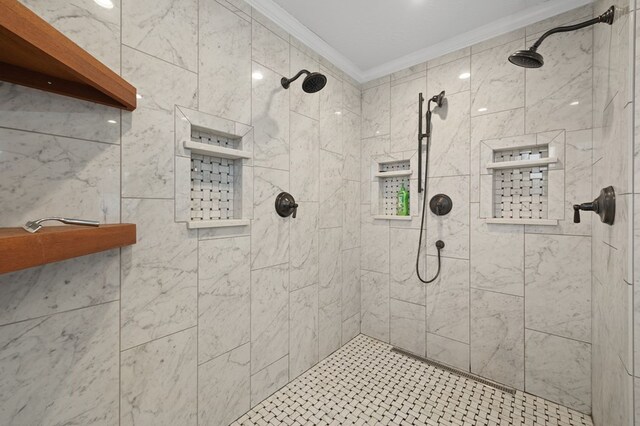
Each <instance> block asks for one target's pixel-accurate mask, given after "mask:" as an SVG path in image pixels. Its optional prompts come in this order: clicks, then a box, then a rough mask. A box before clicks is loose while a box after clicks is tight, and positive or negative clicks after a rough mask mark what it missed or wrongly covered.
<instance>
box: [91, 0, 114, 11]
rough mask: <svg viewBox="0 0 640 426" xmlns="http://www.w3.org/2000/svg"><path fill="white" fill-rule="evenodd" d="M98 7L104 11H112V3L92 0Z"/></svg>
mask: <svg viewBox="0 0 640 426" xmlns="http://www.w3.org/2000/svg"><path fill="white" fill-rule="evenodd" d="M93 1H94V2H96V4H97V5H98V6H100V7H104V8H105V9H113V2H112V1H111V0H93Z"/></svg>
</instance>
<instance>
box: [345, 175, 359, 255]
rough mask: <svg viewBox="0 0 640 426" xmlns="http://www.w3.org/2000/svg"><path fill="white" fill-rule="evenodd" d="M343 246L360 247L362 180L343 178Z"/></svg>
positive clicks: (346, 247) (347, 247)
mask: <svg viewBox="0 0 640 426" xmlns="http://www.w3.org/2000/svg"><path fill="white" fill-rule="evenodd" d="M342 190H343V194H344V205H343V215H342V242H343V243H342V248H343V249H349V248H355V247H360V182H357V181H351V180H343V181H342Z"/></svg>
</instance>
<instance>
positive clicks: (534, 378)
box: [525, 330, 591, 413]
mask: <svg viewBox="0 0 640 426" xmlns="http://www.w3.org/2000/svg"><path fill="white" fill-rule="evenodd" d="M525 334H526V353H525V372H526V378H525V380H526V388H525V390H526V391H527V392H528V393H532V394H534V395H538V396H541V397H543V398H545V399H548V400H551V401H554V402H557V403H559V404H562V405H564V406H567V407H569V408H573V409H574V410H578V411H582V412H583V413H590V412H591V345H590V344H588V343H583V342H577V341H575V340H571V339H564V338H562V337H558V336H553V335H551V334H545V333H539V332H537V331H533V330H526V333H525Z"/></svg>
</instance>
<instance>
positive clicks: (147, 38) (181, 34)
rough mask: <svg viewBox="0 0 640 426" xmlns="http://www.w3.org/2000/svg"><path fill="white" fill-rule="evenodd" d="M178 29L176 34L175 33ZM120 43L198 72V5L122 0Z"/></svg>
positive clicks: (194, 2) (192, 2)
mask: <svg viewBox="0 0 640 426" xmlns="http://www.w3.org/2000/svg"><path fill="white" fill-rule="evenodd" d="M177 29H179V30H177ZM122 43H123V44H126V45H127V46H130V47H133V48H134V49H138V50H140V51H142V52H145V53H148V54H149V55H153V56H155V57H158V58H160V59H163V60H165V61H167V62H171V63H172V64H175V65H178V66H180V67H182V68H186V69H188V70H191V71H197V69H198V2H197V0H186V1H183V2H181V3H180V4H179V5H178V4H176V3H175V2H173V1H171V0H162V1H154V2H153V3H149V2H145V1H140V0H122Z"/></svg>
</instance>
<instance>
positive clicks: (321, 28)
mask: <svg viewBox="0 0 640 426" xmlns="http://www.w3.org/2000/svg"><path fill="white" fill-rule="evenodd" d="M590 2H591V0H313V1H312V0H250V3H252V5H253V6H254V7H255V8H256V9H257V10H258V11H260V12H262V13H263V14H265V15H266V16H267V17H269V18H271V19H272V20H273V21H275V22H276V23H278V24H279V25H280V26H282V27H283V28H284V29H286V30H288V31H289V32H290V33H291V34H293V35H294V36H296V37H297V38H299V39H300V40H301V41H302V42H304V43H305V44H307V45H309V47H311V48H313V49H315V50H316V51H318V53H320V54H322V55H323V56H325V57H326V58H327V59H329V60H331V61H332V62H333V63H334V64H335V65H337V66H339V67H340V68H342V70H343V71H345V72H347V73H348V74H350V75H351V76H352V77H353V78H355V79H356V80H358V81H360V82H364V81H368V80H371V79H374V78H377V77H381V76H383V75H386V74H388V73H390V72H394V71H398V70H400V69H403V68H406V67H408V66H412V65H415V64H418V63H420V62H424V61H425V60H428V59H432V58H435V57H437V56H440V55H442V54H445V53H448V52H451V51H454V50H457V49H460V48H462V47H466V46H468V45H470V44H473V43H476V42H478V41H482V40H486V39H488V38H491V37H495V36H496V35H500V34H503V33H506V32H508V31H512V30H515V29H517V28H522V27H523V26H526V25H529V24H531V23H534V22H537V21H540V20H542V19H546V18H548V17H551V16H554V15H557V14H559V13H562V12H565V11H567V10H570V9H573V8H575V7H579V6H582V5H584V4H587V3H590Z"/></svg>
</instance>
